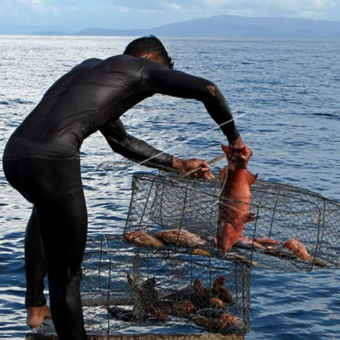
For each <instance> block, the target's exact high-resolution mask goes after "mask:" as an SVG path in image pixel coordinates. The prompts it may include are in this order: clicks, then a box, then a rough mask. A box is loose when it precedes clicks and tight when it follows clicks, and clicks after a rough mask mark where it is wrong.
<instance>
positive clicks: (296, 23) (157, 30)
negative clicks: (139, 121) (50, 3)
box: [0, 15, 340, 39]
mask: <svg viewBox="0 0 340 340" xmlns="http://www.w3.org/2000/svg"><path fill="white" fill-rule="evenodd" d="M0 34H33V35H77V36H85V35H87V36H144V35H149V34H154V35H156V36H159V37H202V38H204V37H205V38H274V39H275V38H281V39H340V21H326V20H311V19H294V18H252V17H244V16H231V15H217V16H212V17H210V18H202V19H195V20H190V21H185V22H181V23H176V24H169V25H165V26H160V27H154V28H150V29H133V30H118V29H104V28H95V27H90V28H86V29H84V30H81V31H76V32H71V31H70V30H68V29H66V28H63V27H53V26H51V27H40V28H39V27H29V26H9V25H0Z"/></svg>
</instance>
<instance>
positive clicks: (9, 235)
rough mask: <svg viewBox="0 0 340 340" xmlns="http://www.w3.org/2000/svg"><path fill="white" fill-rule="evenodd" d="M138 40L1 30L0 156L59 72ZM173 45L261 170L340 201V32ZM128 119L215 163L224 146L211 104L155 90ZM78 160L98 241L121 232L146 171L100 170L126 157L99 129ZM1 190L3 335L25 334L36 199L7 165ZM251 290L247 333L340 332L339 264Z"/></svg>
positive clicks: (278, 277) (321, 335)
mask: <svg viewBox="0 0 340 340" xmlns="http://www.w3.org/2000/svg"><path fill="white" fill-rule="evenodd" d="M130 40H131V38H125V37H124V38H117V37H72V36H70V37H69V36H67V37H57V36H1V37H0V84H1V85H0V131H1V134H0V153H1V154H2V151H3V149H4V146H5V143H6V141H7V139H8V137H9V136H10V134H11V133H12V132H13V131H14V129H15V128H16V127H17V126H18V125H19V124H20V122H21V121H22V120H23V119H24V117H25V116H26V115H27V114H28V113H29V112H30V111H31V110H32V109H33V108H34V106H35V105H36V104H37V103H38V102H39V100H40V98H41V97H42V95H43V94H44V92H45V91H46V90H47V88H48V87H49V86H50V85H51V84H52V83H53V82H54V81H55V80H56V79H58V77H60V76H61V75H63V74H64V73H65V72H67V71H68V70H70V69H71V68H72V67H73V66H75V65H76V64H77V63H79V62H81V61H83V60H84V59H87V58H92V57H96V58H107V57H109V56H111V55H116V54H120V53H122V51H123V50H124V47H125V46H126V45H127V43H128V42H129V41H130ZM164 43H165V46H166V47H167V49H168V51H169V54H170V55H171V57H172V58H173V59H174V61H175V68H176V69H179V70H182V71H184V72H188V73H191V74H193V75H196V76H201V77H205V78H207V79H209V80H212V81H214V82H215V83H216V84H217V85H218V87H219V88H220V90H221V91H222V92H223V94H224V95H225V97H226V99H227V101H228V103H229V105H230V107H231V110H232V112H233V114H234V117H235V118H236V124H237V126H238V128H239V130H240V131H241V133H242V136H243V139H244V140H245V142H246V143H247V144H248V145H249V146H250V147H251V148H252V149H253V151H254V156H253V158H252V159H251V163H250V170H251V171H252V172H256V173H258V174H259V178H260V179H264V180H270V181H274V182H279V183H284V184H291V185H295V186H298V187H302V188H305V189H309V190H312V191H315V192H317V193H319V194H321V195H324V196H325V197H327V198H330V199H332V200H336V201H340V191H339V187H340V139H339V137H340V60H339V55H340V41H339V40H248V39H244V40H241V39H237V40H235V39H223V40H222V39H164ZM122 120H123V122H124V123H125V124H126V127H127V130H128V132H129V133H130V134H132V135H134V136H136V137H138V138H141V139H143V140H145V141H147V142H148V143H150V144H151V145H153V146H155V147H157V148H159V149H162V150H170V151H169V152H170V153H172V154H174V155H176V156H179V157H183V158H191V157H196V158H204V159H207V160H209V159H212V158H214V157H216V156H219V155H220V154H221V149H220V144H221V143H222V142H224V143H226V139H225V137H224V136H223V134H222V133H221V131H220V130H219V128H217V127H216V124H215V123H214V122H213V121H212V119H211V118H210V117H209V114H208V113H207V112H206V111H205V109H204V106H203V105H202V104H201V103H199V102H196V101H194V100H182V99H177V98H172V97H166V96H161V95H156V96H154V97H152V98H150V99H147V100H145V101H144V102H142V103H140V104H139V105H137V106H136V107H135V108H133V109H132V110H130V111H129V112H127V113H126V114H124V116H123V118H122ZM193 137H195V138H193ZM81 157H82V175H83V182H84V187H85V194H86V198H87V203H88V211H89V237H94V236H99V235H120V234H122V231H123V228H124V222H125V220H126V216H127V212H128V205H129V200H130V194H131V191H130V187H131V178H132V175H133V173H135V172H137V171H140V170H141V168H133V167H132V168H129V169H120V168H118V167H108V168H107V170H105V171H98V170H97V168H98V165H100V164H102V163H103V162H116V161H118V162H119V161H121V160H122V158H121V156H119V155H117V154H114V153H112V151H111V150H110V148H109V146H108V145H107V144H106V142H105V139H104V138H103V137H102V136H101V134H100V133H96V134H94V135H92V136H91V137H89V138H88V139H87V140H85V142H84V144H83V147H82V154H81ZM221 165H222V164H221V163H220V166H221ZM104 169H105V167H104ZM144 170H145V169H144ZM0 188H1V189H0V198H1V200H0V338H5V339H22V338H24V336H25V333H26V332H27V331H29V328H28V327H27V326H26V325H25V309H24V305H23V304H24V292H25V276H24V253H23V251H24V249H23V246H24V242H23V239H24V231H25V224H26V221H27V219H28V217H29V215H30V209H31V206H30V204H29V203H27V202H26V201H25V200H24V199H23V198H22V197H21V196H20V195H19V194H18V193H17V192H16V191H15V190H13V189H12V188H11V187H10V186H9V185H8V184H7V182H6V180H5V178H4V175H3V172H2V167H1V170H0ZM339 218H340V217H339ZM60 247H62V245H60ZM251 293H252V305H251V326H252V330H251V332H250V333H249V334H247V336H246V339H247V340H250V339H252V340H253V339H261V340H262V339H309V340H312V339H316V340H320V339H327V340H329V339H340V270H320V271H316V272H312V273H309V274H307V273H299V272H295V273H282V272H276V271H274V270H273V271H268V270H260V269H254V270H252V282H251ZM168 331H171V330H168Z"/></svg>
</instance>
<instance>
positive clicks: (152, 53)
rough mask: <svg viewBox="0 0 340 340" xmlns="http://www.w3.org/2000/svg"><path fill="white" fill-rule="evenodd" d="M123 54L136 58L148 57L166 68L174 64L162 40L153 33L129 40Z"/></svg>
mask: <svg viewBox="0 0 340 340" xmlns="http://www.w3.org/2000/svg"><path fill="white" fill-rule="evenodd" d="M124 54H128V55H131V56H133V57H137V58H148V59H151V60H153V61H156V62H158V63H160V64H162V65H164V66H166V67H168V68H173V66H174V63H173V62H172V61H171V58H170V57H169V55H168V52H167V51H166V49H165V47H164V46H163V44H162V42H161V41H160V40H159V39H158V38H156V37H154V36H153V35H150V36H149V37H143V38H138V39H136V40H133V41H131V42H130V44H129V45H127V47H126V49H125V51H124Z"/></svg>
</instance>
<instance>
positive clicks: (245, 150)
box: [242, 146, 247, 156]
mask: <svg viewBox="0 0 340 340" xmlns="http://www.w3.org/2000/svg"><path fill="white" fill-rule="evenodd" d="M242 154H243V156H245V155H246V154H247V147H246V146H244V147H243V148H242Z"/></svg>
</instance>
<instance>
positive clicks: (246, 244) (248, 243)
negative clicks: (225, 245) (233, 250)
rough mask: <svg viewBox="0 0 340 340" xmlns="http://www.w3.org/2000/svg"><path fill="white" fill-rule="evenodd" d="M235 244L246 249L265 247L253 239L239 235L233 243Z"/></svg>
mask: <svg viewBox="0 0 340 340" xmlns="http://www.w3.org/2000/svg"><path fill="white" fill-rule="evenodd" d="M235 245H236V246H238V247H240V248H246V249H253V248H254V249H267V248H266V247H265V246H263V245H262V244H261V243H258V242H256V241H255V240H254V239H252V238H250V237H248V236H243V235H241V236H240V237H239V238H238V240H237V241H236V243H235Z"/></svg>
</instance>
